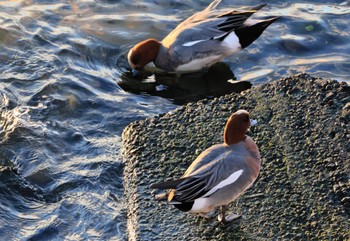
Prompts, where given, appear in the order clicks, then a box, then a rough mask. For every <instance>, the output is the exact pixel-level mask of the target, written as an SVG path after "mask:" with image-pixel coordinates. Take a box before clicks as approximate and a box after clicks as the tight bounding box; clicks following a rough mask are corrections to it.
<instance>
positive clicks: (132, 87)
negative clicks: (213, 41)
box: [0, 0, 350, 240]
mask: <svg viewBox="0 0 350 241" xmlns="http://www.w3.org/2000/svg"><path fill="white" fill-rule="evenodd" d="M53 2H54V3H53ZM209 2H210V1H208V0H201V1H197V0H192V1H176V0H172V1H154V0H153V1H152V0H144V1H136V0H128V1H126V0H119V1H118V0H115V1H113V0H95V1H92V0H84V1H83V0H82V1H73V0H72V1H68V0H67V1H44V0H32V1H31V0H27V1H19V0H12V1H0V157H1V158H0V237H1V240H126V239H127V236H126V213H125V205H126V204H125V203H124V199H123V163H122V158H121V155H120V148H121V133H122V130H123V128H124V127H125V126H126V125H127V124H128V123H130V122H132V121H135V120H138V119H143V118H145V117H148V116H154V115H156V114H159V113H164V112H167V111H169V110H172V109H174V108H176V106H177V104H182V103H185V102H186V101H192V100H196V99H199V98H203V97H205V96H209V97H212V96H215V95H219V94H222V93H224V92H223V89H225V91H227V83H226V82H227V81H223V87H220V86H221V85H220V86H219V84H218V83H217V82H211V83H210V85H209V86H210V87H208V85H207V83H205V84H203V83H202V82H198V79H197V80H195V81H192V82H191V79H192V78H189V79H187V80H189V81H190V82H186V81H187V80H186V79H185V80H186V81H184V80H181V81H180V82H178V84H176V83H175V82H174V79H173V78H174V77H171V76H170V77H169V76H166V77H164V76H163V78H156V77H155V76H152V75H151V76H146V77H145V81H143V82H140V81H141V80H140V79H139V80H137V79H133V78H131V77H130V75H129V74H128V73H129V68H128V65H127V62H126V59H125V54H126V53H127V51H128V49H129V48H130V47H131V46H132V45H133V44H135V43H137V42H139V41H141V40H143V39H145V38H149V37H153V38H158V39H161V38H162V37H164V36H165V35H166V34H167V33H168V32H169V31H170V30H171V29H172V28H174V27H175V26H176V25H177V23H178V21H180V20H181V19H183V18H186V17H188V16H189V15H191V14H192V13H193V12H195V11H198V10H200V9H203V8H204V7H205V6H206V5H208V4H209ZM236 2H237V4H236V5H234V4H235V2H234V1H225V0H224V1H223V3H222V4H221V6H222V7H228V6H230V5H234V6H238V5H239V4H238V3H239V1H236ZM260 3H262V2H261V1H257V0H256V1H245V4H246V5H257V4H260ZM280 15H282V16H283V17H282V18H281V19H280V20H279V21H278V22H276V23H274V24H273V25H272V26H270V27H269V28H268V29H267V30H266V31H265V33H264V34H263V35H262V36H261V37H260V38H259V39H258V40H257V41H256V42H255V44H253V45H251V46H250V47H248V49H246V50H244V51H242V52H241V53H239V54H237V55H235V56H232V57H230V58H228V59H226V60H225V61H224V63H225V64H224V65H223V66H221V67H222V68H225V73H228V75H227V76H229V77H230V78H233V79H237V80H244V81H249V82H251V83H253V85H257V84H261V83H266V82H269V81H271V80H274V79H278V78H280V77H284V76H286V75H289V74H292V73H296V72H300V71H307V72H308V73H311V74H313V75H315V76H320V77H324V78H332V79H337V80H340V81H349V80H350V78H349V77H350V64H349V63H350V37H349V35H350V31H349V30H350V29H349V23H350V22H349V19H350V18H349V17H350V3H349V1H307V2H289V3H285V2H284V1H275V2H274V3H273V4H272V3H271V4H270V5H269V6H268V7H266V8H265V9H264V10H263V11H261V13H260V14H259V16H261V17H267V16H280ZM221 67H220V68H221ZM231 71H233V73H232V72H231ZM209 77H210V76H209ZM209 79H210V78H209ZM155 81H156V82H155ZM207 81H210V80H207ZM179 83H181V84H179ZM214 90H215V91H214ZM228 91H233V90H231V89H229V90H228Z"/></svg>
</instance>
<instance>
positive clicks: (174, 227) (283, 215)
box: [122, 74, 350, 240]
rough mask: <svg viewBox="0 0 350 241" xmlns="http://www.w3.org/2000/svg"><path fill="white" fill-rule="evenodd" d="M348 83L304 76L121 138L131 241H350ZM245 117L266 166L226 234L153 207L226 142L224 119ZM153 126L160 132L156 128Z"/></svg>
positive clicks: (162, 119)
mask: <svg viewBox="0 0 350 241" xmlns="http://www.w3.org/2000/svg"><path fill="white" fill-rule="evenodd" d="M349 96H350V88H349V86H348V85H347V84H346V83H338V82H337V81H334V80H322V79H319V78H313V77H311V76H309V75H307V74H298V75H294V76H290V77H288V78H284V79H280V80H277V81H274V82H271V83H268V84H264V85H260V86H257V87H255V88H252V89H250V90H247V91H244V92H243V93H241V94H230V95H226V96H223V97H220V98H214V99H212V100H208V99H206V100H201V101H199V102H197V103H189V104H187V105H186V106H183V107H179V108H177V109H176V110H174V111H172V112H171V113H168V114H165V115H162V116H157V117H154V118H148V119H146V120H144V121H138V122H134V123H132V124H130V125H129V126H128V127H127V128H125V130H124V132H123V136H122V139H123V156H124V160H125V171H124V176H125V178H124V182H125V183H124V185H125V198H126V202H125V203H126V205H127V207H126V208H127V218H128V226H127V228H128V237H129V239H130V240H280V239H288V240H324V239H327V240H349V239H350V235H349V232H348V230H350V224H349V213H350V206H349V200H350V180H349V173H350V161H349V160H350V158H349V151H350V147H349V136H350V128H349V111H350V107H349V103H348V100H349V98H348V97H349ZM242 108H244V109H247V110H248V111H249V112H250V113H251V115H252V118H253V119H257V120H258V125H257V126H254V127H253V128H251V131H250V133H249V135H250V136H251V137H252V138H253V139H254V140H255V141H256V143H257V145H258V146H259V148H260V151H261V155H262V158H263V161H262V166H263V169H262V171H261V174H260V176H259V178H258V180H257V182H256V183H255V184H254V185H253V186H252V187H251V188H250V189H249V190H248V191H247V192H246V193H245V194H244V195H243V196H242V197H241V198H240V199H239V201H237V202H234V203H232V205H231V209H232V210H234V211H236V212H239V213H242V215H243V216H242V218H241V219H238V220H236V221H234V222H232V223H229V224H226V225H223V224H221V223H218V221H217V219H216V218H214V219H210V220H205V219H203V218H201V217H198V216H194V215H191V214H188V213H183V212H181V211H179V210H177V209H176V208H174V207H173V206H172V205H167V204H166V203H164V202H163V203H162V202H158V201H156V200H154V195H155V194H159V192H158V191H154V190H151V189H149V185H150V184H151V183H155V182H159V181H162V180H166V179H168V178H169V177H174V178H179V177H180V176H181V175H182V174H183V172H184V171H185V170H186V168H187V167H188V166H189V164H190V163H191V162H192V161H193V160H194V159H195V158H196V156H197V155H198V154H199V153H200V152H202V151H203V150H205V149H206V148H208V147H209V146H211V145H213V144H216V143H221V142H222V134H223V128H224V125H225V123H226V120H227V118H228V117H229V116H230V115H231V114H232V113H233V112H234V111H236V110H237V109H242ZM155 123H156V124H155Z"/></svg>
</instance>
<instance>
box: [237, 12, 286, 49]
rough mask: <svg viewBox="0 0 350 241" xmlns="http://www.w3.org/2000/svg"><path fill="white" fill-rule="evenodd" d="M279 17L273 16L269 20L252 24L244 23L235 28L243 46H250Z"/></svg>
mask: <svg viewBox="0 0 350 241" xmlns="http://www.w3.org/2000/svg"><path fill="white" fill-rule="evenodd" d="M278 18H279V17H273V18H270V19H268V20H263V21H261V22H259V23H256V24H254V25H251V26H247V25H243V26H242V27H240V28H238V29H236V30H235V33H236V35H237V36H238V38H239V42H240V44H241V46H242V48H245V47H247V46H249V45H250V44H251V43H253V42H254V41H255V40H256V39H257V38H259V37H260V35H261V34H262V33H263V32H264V30H265V29H266V28H267V27H268V26H269V25H270V24H271V23H273V22H275V21H276V20H277V19H278Z"/></svg>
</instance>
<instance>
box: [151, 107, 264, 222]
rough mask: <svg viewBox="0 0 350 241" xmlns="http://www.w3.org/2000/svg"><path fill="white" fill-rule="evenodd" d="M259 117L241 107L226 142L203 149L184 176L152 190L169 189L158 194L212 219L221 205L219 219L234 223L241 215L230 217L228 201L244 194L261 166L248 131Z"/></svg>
mask: <svg viewBox="0 0 350 241" xmlns="http://www.w3.org/2000/svg"><path fill="white" fill-rule="evenodd" d="M255 124H256V120H251V119H250V115H249V112H248V111H246V110H238V111H236V112H235V113H233V114H232V115H231V116H230V117H229V119H228V120H227V122H226V125H225V128H224V135H223V139H224V143H222V144H216V145H213V146H211V147H209V148H208V149H206V150H205V151H203V152H202V153H201V154H200V155H199V156H198V157H197V158H196V159H195V160H194V161H193V163H192V164H191V165H190V166H189V167H188V169H187V170H186V171H185V173H184V174H183V175H182V177H180V178H178V179H170V180H167V181H163V182H160V183H154V184H151V185H150V188H152V189H162V190H164V189H168V191H167V192H166V193H163V194H158V195H156V199H157V200H164V199H166V200H167V202H168V203H169V204H172V205H174V206H175V207H176V208H177V209H179V210H181V211H184V212H189V213H193V214H198V215H200V216H202V217H204V218H211V217H213V216H214V215H215V212H216V211H217V209H218V208H221V212H220V214H219V216H218V220H219V221H220V222H222V223H226V222H230V221H232V220H235V219H237V218H239V217H240V216H241V215H238V214H235V213H231V214H229V215H227V216H226V210H227V206H228V204H230V203H231V202H233V201H234V200H236V199H237V198H238V197H240V196H241V195H242V194H243V193H244V192H245V191H246V190H247V189H248V188H250V187H251V186H252V185H253V183H254V182H255V180H256V179H257V177H258V175H259V172H260V169H261V157H260V152H259V148H258V147H257V145H256V143H255V142H254V141H253V139H252V138H251V137H249V136H248V135H247V134H246V133H247V131H248V129H249V128H250V126H251V125H255Z"/></svg>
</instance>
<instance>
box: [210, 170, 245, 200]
mask: <svg viewBox="0 0 350 241" xmlns="http://www.w3.org/2000/svg"><path fill="white" fill-rule="evenodd" d="M242 173H243V170H242V169H241V170H238V171H235V172H234V173H232V174H231V175H230V176H229V177H228V178H226V179H225V180H222V181H221V182H220V183H219V184H217V185H216V186H215V187H213V188H212V189H211V190H210V191H209V192H207V193H206V194H205V195H204V196H203V197H207V196H210V195H211V194H213V193H214V192H216V191H217V190H219V189H220V188H223V187H225V186H227V185H230V184H232V183H234V182H235V181H237V179H238V178H239V177H240V176H241V175H242Z"/></svg>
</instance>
